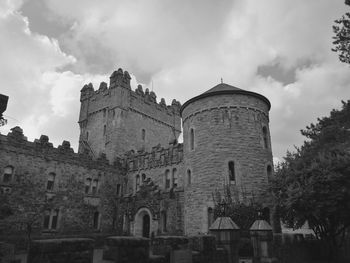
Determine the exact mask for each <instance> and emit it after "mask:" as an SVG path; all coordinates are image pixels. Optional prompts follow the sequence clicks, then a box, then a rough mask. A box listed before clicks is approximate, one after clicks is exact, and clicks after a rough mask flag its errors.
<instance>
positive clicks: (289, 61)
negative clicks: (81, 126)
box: [0, 0, 350, 160]
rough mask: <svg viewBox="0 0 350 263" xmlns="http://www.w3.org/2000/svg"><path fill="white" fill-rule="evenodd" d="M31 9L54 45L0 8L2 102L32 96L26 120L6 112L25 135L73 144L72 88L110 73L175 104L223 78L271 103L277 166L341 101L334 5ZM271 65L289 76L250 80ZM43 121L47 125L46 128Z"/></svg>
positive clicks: (344, 79)
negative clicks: (38, 12) (39, 12)
mask: <svg viewBox="0 0 350 263" xmlns="http://www.w3.org/2000/svg"><path fill="white" fill-rule="evenodd" d="M39 2H40V1H39ZM6 3H7V4H8V3H9V1H7V2H6ZM17 3H18V4H17V5H19V6H20V4H21V2H20V1H18V2H17ZM27 4H30V1H29V2H27ZM41 4H42V5H46V6H45V8H43V10H44V9H45V10H47V12H48V15H47V16H46V17H54V18H55V19H54V20H53V21H51V22H50V23H55V22H57V23H60V25H65V26H64V27H59V30H57V36H56V37H55V38H48V37H46V36H45V35H44V34H45V32H48V31H49V28H45V27H43V26H42V25H43V24H44V25H45V23H40V19H43V20H42V22H44V21H45V19H46V18H45V17H42V18H40V17H39V18H37V19H39V20H36V22H35V23H33V24H32V25H31V20H33V19H31V16H33V15H34V14H33V12H32V13H30V12H29V13H28V20H26V18H25V17H23V16H22V15H21V14H19V13H18V12H16V10H18V8H19V7H18V6H16V7H13V6H12V7H10V6H7V8H9V10H12V11H10V12H8V11H6V8H5V9H4V8H3V5H0V13H1V14H3V15H2V16H5V17H6V18H5V19H4V20H3V22H5V23H2V25H0V30H1V31H4V32H5V36H6V38H5V39H6V41H5V42H4V43H0V45H4V46H3V47H1V50H7V49H9V48H10V47H11V48H10V49H11V50H10V51H9V52H3V53H4V54H2V55H4V57H5V61H6V63H7V64H6V65H5V64H4V62H0V69H1V70H4V72H5V73H6V78H5V80H1V81H2V84H3V83H4V85H2V86H6V87H10V86H11V87H13V92H12V91H11V90H10V89H9V88H7V92H8V93H10V95H11V96H10V103H14V104H10V105H17V107H18V105H22V104H25V103H24V102H27V101H25V98H28V97H30V98H32V101H31V102H30V103H31V104H32V105H31V106H30V107H29V106H28V105H24V106H23V107H24V109H25V113H23V112H22V111H23V110H19V109H16V110H14V109H11V111H8V112H9V113H10V112H11V113H13V112H15V113H16V116H19V117H17V118H21V119H20V120H19V122H23V123H26V125H27V126H28V127H30V123H32V124H31V125H32V126H31V129H33V133H34V130H36V131H35V133H38V132H39V130H40V131H41V132H51V134H53V136H54V138H58V137H60V138H62V137H63V138H67V137H68V138H71V140H73V141H77V134H78V128H77V125H76V121H77V118H78V111H79V98H78V97H79V89H80V88H81V86H82V85H83V83H85V82H90V81H93V82H94V81H96V82H97V81H101V80H104V81H106V80H108V76H109V74H110V73H111V72H112V71H113V70H114V69H116V68H118V67H123V68H124V69H126V70H128V71H129V72H131V73H133V74H134V75H135V76H136V77H137V78H138V81H140V82H142V83H144V84H145V86H146V87H148V88H150V89H151V88H152V87H153V88H154V90H155V92H156V93H157V95H158V98H161V97H164V98H166V100H167V102H168V103H169V102H171V100H172V98H177V99H179V100H180V101H181V102H185V101H186V100H188V99H189V98H191V97H193V96H196V95H198V94H199V93H202V92H204V91H206V90H208V89H210V88H211V87H212V86H214V85H216V84H217V83H218V82H219V81H220V78H223V79H224V82H226V83H229V84H232V85H234V86H237V87H239V88H243V89H247V90H252V91H256V92H260V93H262V94H263V95H265V96H266V97H268V98H269V99H270V100H271V102H272V108H271V112H270V117H271V118H270V126H271V129H270V130H271V135H272V145H273V150H274V155H275V157H276V158H275V159H276V160H277V159H281V157H282V156H283V155H284V154H285V152H286V150H287V149H289V150H293V145H300V144H301V143H302V141H303V138H302V137H301V135H300V133H299V130H300V129H302V128H304V127H305V126H306V125H308V124H309V123H310V122H315V121H316V118H317V117H320V116H324V115H327V114H328V113H329V111H330V110H331V109H332V108H338V107H340V105H341V103H340V100H341V99H345V100H346V99H347V98H348V97H349V95H350V90H349V89H348V83H350V82H349V77H348V75H349V74H348V70H349V69H348V67H347V66H346V65H343V64H341V63H340V62H339V61H338V58H337V56H336V54H334V53H332V52H331V45H332V24H333V21H334V19H336V18H338V17H340V16H341V14H342V13H343V12H344V4H343V3H340V2H339V3H333V2H332V1H328V0H319V1H317V2H316V1H311V0H309V1H305V0H296V1H293V2H291V1H281V0H268V1H253V0H235V1H231V0H223V1H216V2H215V1H210V0H206V1H203V0H195V1H185V0H182V1H171V0H150V1H141V0H138V1H126V0H120V1H115V0H105V1H100V2H97V1H92V0H84V1H83V0H75V1H69V0H60V1H58V0H47V1H41ZM2 10H5V11H2ZM26 10H35V9H33V8H31V9H30V8H29V7H27V9H26ZM4 14H5V15H4ZM6 14H7V15H6ZM28 21H29V26H28ZM50 23H48V25H51V24H50ZM38 24H41V27H39V26H37V25H38ZM67 25H69V26H67ZM63 30H66V31H65V32H63ZM55 32H56V31H55V30H53V32H52V34H53V36H54V33H55ZM1 33H2V32H1ZM24 43H25V44H24ZM272 65H278V68H279V69H278V70H281V69H282V70H285V72H288V74H289V75H291V76H293V78H290V79H289V81H283V76H280V77H281V78H279V77H278V75H282V74H281V73H278V72H277V69H275V70H276V72H272V73H271V74H270V75H269V74H268V73H266V74H264V76H261V75H260V74H259V68H260V69H261V68H262V67H264V66H265V67H270V69H271V70H274V68H273V67H271V66H272ZM19 72H20V74H19ZM273 73H275V74H273ZM133 83H134V84H135V83H137V81H136V80H134V82H133ZM11 92H12V93H11ZM27 104H28V103H27ZM11 107H12V106H11ZM52 119H55V120H56V122H55V125H56V126H55V125H50V124H52V123H53V122H52ZM33 123H40V125H39V126H38V125H36V126H34V125H33ZM62 127H65V128H66V127H69V128H68V129H62ZM49 135H50V134H49ZM73 135H74V136H73Z"/></svg>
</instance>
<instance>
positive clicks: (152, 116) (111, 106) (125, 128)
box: [79, 69, 181, 163]
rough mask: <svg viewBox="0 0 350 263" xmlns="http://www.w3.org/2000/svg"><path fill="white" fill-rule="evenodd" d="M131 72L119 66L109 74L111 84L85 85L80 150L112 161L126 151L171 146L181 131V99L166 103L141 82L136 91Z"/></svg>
mask: <svg viewBox="0 0 350 263" xmlns="http://www.w3.org/2000/svg"><path fill="white" fill-rule="evenodd" d="M130 79H131V77H130V75H129V73H128V72H127V71H124V72H123V70H122V69H118V70H117V71H114V72H113V74H112V75H111V76H110V84H109V87H108V86H107V83H105V82H102V83H101V84H100V87H99V89H98V90H96V91H95V90H94V88H93V86H92V84H91V83H90V84H88V85H85V86H84V87H83V88H82V90H81V96H80V102H81V107H80V115H79V126H80V138H79V152H80V153H81V152H88V153H89V154H90V155H92V156H93V157H95V158H97V157H99V156H100V155H101V154H105V155H106V157H107V159H108V160H109V161H110V162H111V163H112V162H113V161H114V160H115V159H116V157H122V156H123V155H124V154H125V153H126V152H127V151H131V150H132V151H134V152H137V151H150V150H151V148H152V147H154V146H155V145H159V144H160V145H162V146H168V145H169V142H173V141H175V140H177V138H178V136H179V134H180V132H181V124H180V115H179V110H180V106H181V105H180V103H179V102H178V101H176V100H173V101H172V105H171V106H169V105H166V104H165V100H164V99H161V101H160V103H157V100H156V94H155V93H154V92H153V91H151V92H149V90H148V89H146V90H145V91H143V89H142V86H141V85H139V86H138V88H137V89H136V90H135V91H133V90H131V87H130Z"/></svg>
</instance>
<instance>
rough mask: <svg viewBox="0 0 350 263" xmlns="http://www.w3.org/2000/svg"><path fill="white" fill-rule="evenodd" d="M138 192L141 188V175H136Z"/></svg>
mask: <svg viewBox="0 0 350 263" xmlns="http://www.w3.org/2000/svg"><path fill="white" fill-rule="evenodd" d="M135 189H136V192H137V191H138V190H139V189H140V175H139V174H138V175H136V186H135Z"/></svg>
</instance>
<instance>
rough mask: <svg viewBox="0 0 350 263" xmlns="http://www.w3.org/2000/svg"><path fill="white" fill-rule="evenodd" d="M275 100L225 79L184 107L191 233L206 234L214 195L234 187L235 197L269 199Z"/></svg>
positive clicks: (187, 213)
mask: <svg viewBox="0 0 350 263" xmlns="http://www.w3.org/2000/svg"><path fill="white" fill-rule="evenodd" d="M270 107H271V105H270V102H269V100H268V99H267V98H265V97H264V96H262V95H260V94H258V93H254V92H251V91H246V90H242V89H239V88H236V87H233V86H230V85H227V84H225V83H221V84H218V85H217V86H215V87H213V88H212V89H210V90H208V91H207V92H205V93H203V94H201V95H199V96H196V97H194V98H192V99H190V100H188V101H187V102H186V103H185V104H184V105H183V106H182V108H181V117H182V120H183V136H184V162H185V163H184V166H185V171H186V174H185V204H184V207H185V215H184V216H185V218H184V219H185V233H186V234H188V235H193V234H198V233H206V232H208V228H209V226H210V224H211V223H213V222H212V221H213V208H214V200H213V196H214V193H215V192H216V191H219V192H220V193H221V196H222V197H224V192H225V191H226V190H224V189H227V188H229V189H230V191H229V192H230V193H231V196H232V199H233V200H234V201H240V202H249V201H251V200H253V201H255V202H260V203H262V205H265V206H267V205H268V204H266V203H264V198H263V196H264V194H266V192H267V186H268V178H269V177H270V176H271V175H272V173H273V163H272V152H271V140H270V129H269V110H270Z"/></svg>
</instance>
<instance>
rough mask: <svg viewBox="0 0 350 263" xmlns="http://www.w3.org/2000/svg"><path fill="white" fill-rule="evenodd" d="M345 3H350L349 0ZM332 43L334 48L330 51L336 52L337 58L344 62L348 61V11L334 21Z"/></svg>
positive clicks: (349, 45) (349, 48) (349, 52)
mask: <svg viewBox="0 0 350 263" xmlns="http://www.w3.org/2000/svg"><path fill="white" fill-rule="evenodd" d="M345 4H346V5H350V0H346V1H345ZM334 22H335V25H334V26H333V32H334V33H335V36H334V37H333V39H334V41H333V44H334V46H335V48H333V49H332V51H334V52H337V53H338V55H339V60H340V61H341V62H344V63H350V13H349V12H347V13H345V15H343V16H342V17H341V18H340V19H337V20H335V21H334Z"/></svg>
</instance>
